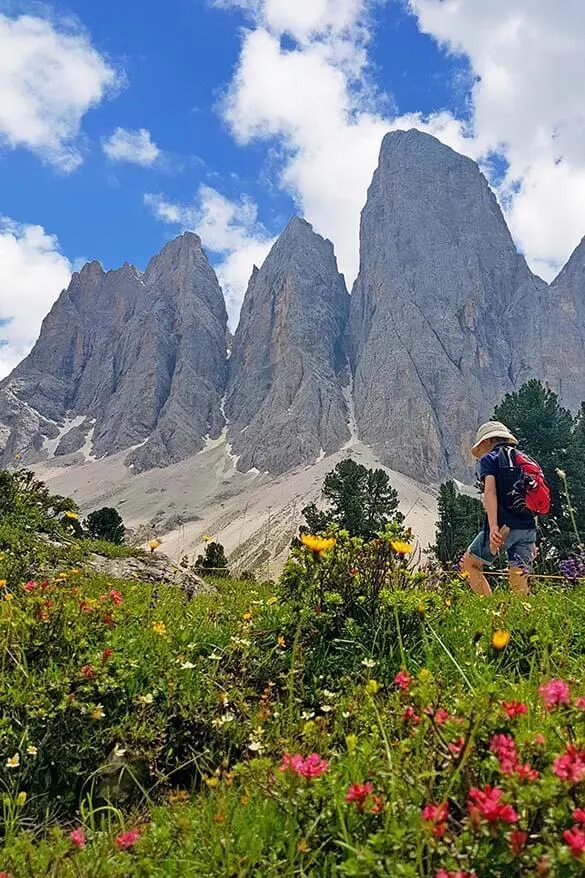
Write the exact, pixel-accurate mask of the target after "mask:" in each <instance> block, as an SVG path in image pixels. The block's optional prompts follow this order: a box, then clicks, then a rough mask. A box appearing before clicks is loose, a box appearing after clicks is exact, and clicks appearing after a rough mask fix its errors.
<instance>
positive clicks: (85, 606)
mask: <svg viewBox="0 0 585 878" xmlns="http://www.w3.org/2000/svg"><path fill="white" fill-rule="evenodd" d="M79 609H80V610H81V612H82V613H93V607H92V605H91V604H89V603H88V602H87V601H79Z"/></svg>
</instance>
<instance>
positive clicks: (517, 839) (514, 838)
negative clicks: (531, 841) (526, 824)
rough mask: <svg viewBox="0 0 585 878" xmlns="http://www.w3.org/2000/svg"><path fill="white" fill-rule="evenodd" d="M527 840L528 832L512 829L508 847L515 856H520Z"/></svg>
mask: <svg viewBox="0 0 585 878" xmlns="http://www.w3.org/2000/svg"><path fill="white" fill-rule="evenodd" d="M527 841H528V833H527V832H523V830H521V829H514V831H513V832H511V833H510V847H511V848H512V853H513V854H514V856H515V857H519V856H520V854H521V853H522V851H523V850H524V848H525V847H526V842H527Z"/></svg>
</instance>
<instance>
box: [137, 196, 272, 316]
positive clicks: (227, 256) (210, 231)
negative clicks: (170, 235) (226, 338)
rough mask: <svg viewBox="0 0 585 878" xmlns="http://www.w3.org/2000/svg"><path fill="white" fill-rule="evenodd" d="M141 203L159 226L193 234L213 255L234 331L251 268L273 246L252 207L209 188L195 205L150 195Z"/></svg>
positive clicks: (260, 261)
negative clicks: (149, 210)
mask: <svg viewBox="0 0 585 878" xmlns="http://www.w3.org/2000/svg"><path fill="white" fill-rule="evenodd" d="M145 202H146V204H147V205H148V206H149V207H150V208H151V209H152V210H153V211H154V213H155V215H156V216H157V217H158V218H159V219H161V220H162V221H163V222H166V223H169V224H170V225H175V226H180V227H181V228H183V229H191V230H193V231H195V232H197V234H198V235H199V236H200V237H201V240H202V242H203V246H204V247H205V248H206V249H207V250H209V251H210V252H211V253H213V254H215V256H216V257H217V261H216V262H215V268H216V271H217V274H218V277H219V281H220V283H221V285H222V288H223V291H224V294H225V297H226V302H227V308H228V313H229V316H230V323H231V326H232V327H234V326H235V323H236V322H237V317H238V314H239V309H240V305H241V301H242V296H243V293H244V291H245V289H246V285H247V283H248V280H249V279H250V274H251V272H252V268H253V266H254V265H261V264H262V263H263V262H264V259H265V258H266V256H267V255H268V251H269V250H270V248H271V246H272V244H273V243H274V240H273V239H271V238H270V236H269V235H268V233H267V232H266V230H265V229H264V227H263V226H262V224H261V223H260V222H259V221H258V208H257V206H256V204H255V203H254V202H253V201H252V200H251V199H249V198H247V197H243V198H242V199H241V200H240V201H230V199H228V198H226V197H225V196H224V195H222V194H221V193H220V192H218V191H217V190H216V189H213V188H211V187H210V186H201V187H200V189H199V192H198V195H197V198H196V199H195V201H194V202H193V203H192V204H188V205H181V204H175V203H172V202H169V201H167V200H166V199H165V198H164V197H163V196H161V195H153V194H149V195H146V196H145Z"/></svg>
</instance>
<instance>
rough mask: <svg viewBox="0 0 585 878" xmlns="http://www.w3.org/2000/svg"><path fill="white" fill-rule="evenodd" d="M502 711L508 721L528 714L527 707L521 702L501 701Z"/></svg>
mask: <svg viewBox="0 0 585 878" xmlns="http://www.w3.org/2000/svg"><path fill="white" fill-rule="evenodd" d="M502 710H503V711H504V713H505V714H506V716H507V717H508V719H514V717H516V716H521V715H522V714H524V713H528V707H527V706H526V705H525V704H524V703H523V702H522V701H502Z"/></svg>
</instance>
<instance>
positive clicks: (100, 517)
mask: <svg viewBox="0 0 585 878" xmlns="http://www.w3.org/2000/svg"><path fill="white" fill-rule="evenodd" d="M84 524H85V529H86V530H87V532H88V533H89V535H90V536H91V537H93V538H94V539H95V540H107V542H108V543H114V544H115V545H117V546H120V545H122V543H123V542H124V531H125V528H124V522H123V521H122V516H121V515H120V513H119V512H118V511H117V510H116V509H112V507H110V506H104V507H103V508H102V509H96V511H95V512H91V513H90V514H89V515H88V516H87V518H86V519H85V522H84Z"/></svg>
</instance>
